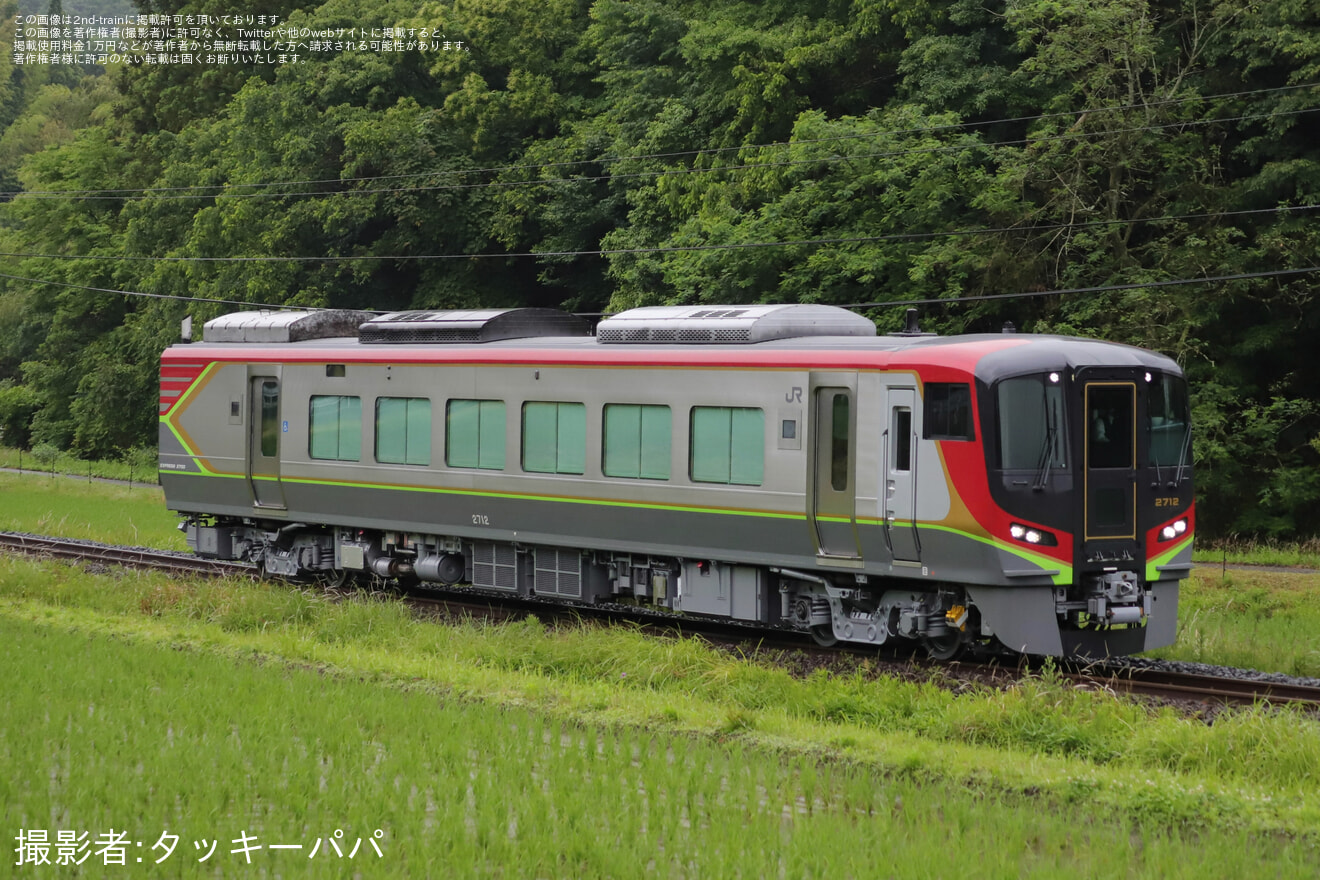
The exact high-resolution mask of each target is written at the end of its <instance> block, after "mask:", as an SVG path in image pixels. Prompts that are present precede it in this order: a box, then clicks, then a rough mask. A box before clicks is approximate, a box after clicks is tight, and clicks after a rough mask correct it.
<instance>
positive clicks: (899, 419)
mask: <svg viewBox="0 0 1320 880" xmlns="http://www.w3.org/2000/svg"><path fill="white" fill-rule="evenodd" d="M894 470H895V471H910V470H912V410H910V409H908V408H907V407H905V406H903V407H894Z"/></svg>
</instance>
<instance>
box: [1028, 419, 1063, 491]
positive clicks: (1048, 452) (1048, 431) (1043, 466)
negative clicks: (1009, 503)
mask: <svg viewBox="0 0 1320 880" xmlns="http://www.w3.org/2000/svg"><path fill="white" fill-rule="evenodd" d="M1058 406H1059V402H1058V401H1057V400H1056V401H1054V405H1053V406H1050V405H1049V403H1048V402H1047V403H1046V404H1045V442H1044V443H1043V444H1041V448H1040V459H1039V460H1038V461H1037V464H1036V479H1035V480H1034V481H1032V483H1031V490H1032V491H1033V492H1040V491H1041V490H1043V489H1044V488H1045V483H1046V481H1047V480H1048V479H1049V476H1050V463H1051V462H1052V461H1053V459H1054V438H1055V437H1057V436H1058V433H1059V413H1058Z"/></svg>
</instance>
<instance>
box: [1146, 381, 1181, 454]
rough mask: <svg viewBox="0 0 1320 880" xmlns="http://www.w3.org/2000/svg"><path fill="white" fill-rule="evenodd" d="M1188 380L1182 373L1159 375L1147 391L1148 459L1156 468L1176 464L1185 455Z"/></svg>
mask: <svg viewBox="0 0 1320 880" xmlns="http://www.w3.org/2000/svg"><path fill="white" fill-rule="evenodd" d="M1190 421H1191V419H1190V416H1189V412H1188V406H1187V382H1186V381H1184V380H1183V378H1182V377H1181V376H1168V375H1161V376H1158V377H1157V378H1156V379H1155V380H1154V381H1153V382H1151V384H1150V388H1149V391H1148V392H1147V394H1146V427H1147V429H1148V430H1149V431H1150V460H1151V463H1152V464H1154V465H1155V466H1156V467H1176V466H1177V465H1179V464H1180V463H1182V461H1183V459H1184V458H1185V456H1186V455H1187V436H1188V429H1189V426H1190Z"/></svg>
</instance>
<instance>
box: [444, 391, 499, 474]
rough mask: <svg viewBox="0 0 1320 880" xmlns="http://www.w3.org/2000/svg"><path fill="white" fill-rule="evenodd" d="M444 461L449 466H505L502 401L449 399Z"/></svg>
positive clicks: (494, 469) (495, 467)
mask: <svg viewBox="0 0 1320 880" xmlns="http://www.w3.org/2000/svg"><path fill="white" fill-rule="evenodd" d="M445 463H446V464H448V465H449V466H450V467H467V468H482V469H484V470H493V471H499V470H503V469H504V401H502V400H451V401H449V404H448V406H447V408H446V413H445Z"/></svg>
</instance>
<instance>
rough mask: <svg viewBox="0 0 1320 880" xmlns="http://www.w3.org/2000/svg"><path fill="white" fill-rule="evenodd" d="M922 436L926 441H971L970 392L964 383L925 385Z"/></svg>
mask: <svg viewBox="0 0 1320 880" xmlns="http://www.w3.org/2000/svg"><path fill="white" fill-rule="evenodd" d="M925 391H926V394H925V398H926V400H925V415H924V418H923V419H922V423H921V424H922V436H923V437H925V438H926V439H927V440H975V439H976V431H975V429H974V428H973V427H972V388H971V386H970V385H968V384H967V383H965V382H927V383H926V389H925Z"/></svg>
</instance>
